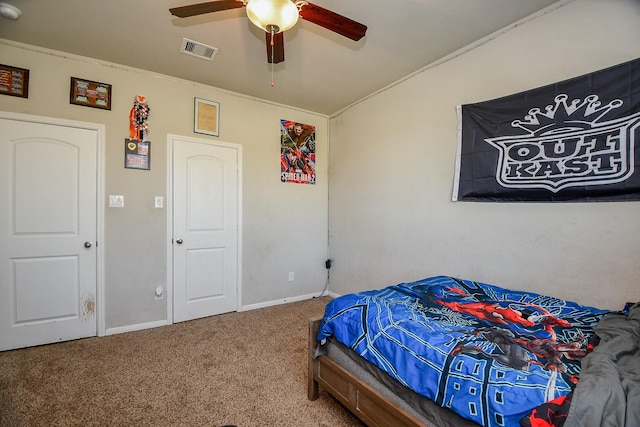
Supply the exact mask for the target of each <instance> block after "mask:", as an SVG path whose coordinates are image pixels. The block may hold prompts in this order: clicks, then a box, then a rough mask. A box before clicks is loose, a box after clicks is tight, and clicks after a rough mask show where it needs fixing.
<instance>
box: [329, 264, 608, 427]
mask: <svg viewBox="0 0 640 427" xmlns="http://www.w3.org/2000/svg"><path fill="white" fill-rule="evenodd" d="M607 313H608V311H606V310H600V309H597V308H594V307H588V306H583V305H580V304H577V303H574V302H571V301H565V300H561V299H558V298H553V297H549V296H544V295H540V294H535V293H532V292H522V291H516V290H510V289H505V288H501V287H497V286H493V285H488V284H484V283H479V282H473V281H469V280H461V279H456V278H452V277H446V276H438V277H431V278H427V279H424V280H419V281H416V282H413V283H402V284H399V285H396V286H389V287H387V288H384V289H382V290H375V291H365V292H359V293H355V294H349V295H344V296H342V297H339V298H336V299H334V300H333V301H331V302H330V303H329V304H328V305H327V307H326V310H325V317H324V319H323V321H322V325H321V328H320V331H319V334H318V341H320V342H322V340H324V339H325V338H328V337H330V336H334V337H335V339H337V340H338V341H339V342H341V343H343V344H345V345H347V346H348V347H350V348H352V349H353V350H354V351H355V352H356V353H358V354H359V355H361V356H362V357H364V358H365V359H367V360H369V361H370V362H372V363H373V364H374V365H376V366H378V367H379V368H380V369H382V370H383V371H385V372H387V373H388V374H389V375H391V376H392V377H393V378H395V379H396V380H398V381H399V382H401V383H402V384H404V385H406V386H407V387H409V388H411V389H413V390H414V391H416V392H417V393H419V394H421V395H424V396H426V397H428V398H429V399H431V400H433V401H435V402H436V403H438V404H439V405H441V406H443V407H446V408H449V409H451V410H453V411H454V412H457V413H458V414H460V415H461V416H463V417H465V418H468V419H470V420H472V421H475V422H476V423H478V424H481V425H483V426H487V427H488V426H516V425H518V422H519V420H520V419H521V418H522V417H523V416H525V415H526V414H527V413H529V412H530V411H531V410H532V409H534V408H536V407H538V406H539V405H541V404H543V403H545V402H548V401H551V400H553V399H555V398H558V397H561V396H565V395H567V394H569V393H570V392H571V391H572V389H573V388H574V386H575V384H576V383H577V380H578V376H579V373H580V359H581V358H582V357H584V356H585V355H586V354H587V353H588V352H589V350H590V347H591V343H590V340H591V339H592V338H595V334H594V332H593V328H594V326H595V325H596V324H597V323H598V322H599V321H600V319H601V318H602V317H603V316H604V315H605V314H607Z"/></svg>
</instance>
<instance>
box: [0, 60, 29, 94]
mask: <svg viewBox="0 0 640 427" xmlns="http://www.w3.org/2000/svg"><path fill="white" fill-rule="evenodd" d="M0 94H2V95H9V96H18V97H20V98H28V97H29V70H25V69H24V68H17V67H11V66H9V65H2V64H0Z"/></svg>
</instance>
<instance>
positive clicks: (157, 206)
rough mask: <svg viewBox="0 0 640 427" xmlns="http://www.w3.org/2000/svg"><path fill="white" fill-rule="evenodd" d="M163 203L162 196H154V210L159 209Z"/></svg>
mask: <svg viewBox="0 0 640 427" xmlns="http://www.w3.org/2000/svg"><path fill="white" fill-rule="evenodd" d="M163 203H164V199H163V197H162V196H156V201H155V205H154V206H155V207H156V208H161V207H162V206H163Z"/></svg>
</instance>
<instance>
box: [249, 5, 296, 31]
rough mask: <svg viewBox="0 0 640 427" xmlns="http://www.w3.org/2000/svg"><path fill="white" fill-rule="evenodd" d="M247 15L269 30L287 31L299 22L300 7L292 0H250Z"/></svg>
mask: <svg viewBox="0 0 640 427" xmlns="http://www.w3.org/2000/svg"><path fill="white" fill-rule="evenodd" d="M247 16H248V17H249V20H250V21H251V22H252V23H253V24H254V25H255V26H257V27H260V28H262V29H263V30H265V31H267V32H271V31H272V30H273V31H274V33H279V32H282V31H286V30H288V29H289V28H291V27H293V26H294V25H296V22H298V16H299V15H298V7H297V6H296V5H295V4H294V3H293V2H292V1H291V0H249V1H248V2H247Z"/></svg>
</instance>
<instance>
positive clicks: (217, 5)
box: [169, 0, 244, 18]
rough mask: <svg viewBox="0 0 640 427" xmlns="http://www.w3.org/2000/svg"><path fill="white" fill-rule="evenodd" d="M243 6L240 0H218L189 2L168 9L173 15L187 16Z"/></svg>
mask: <svg viewBox="0 0 640 427" xmlns="http://www.w3.org/2000/svg"><path fill="white" fill-rule="evenodd" d="M243 6H244V3H243V2H242V1H240V0H218V1H207V2H204V3H197V4H190V5H188V6H179V7H173V8H171V9H169V12H171V14H172V15H173V16H177V17H178V18H188V17H190V16H196V15H203V14H205V13H211V12H220V11H221V10H228V9H238V8H241V7H243Z"/></svg>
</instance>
